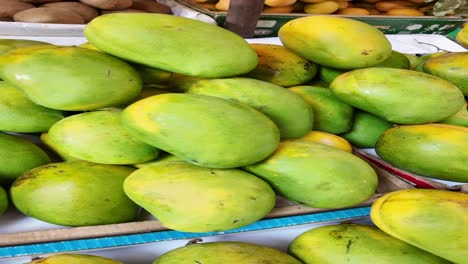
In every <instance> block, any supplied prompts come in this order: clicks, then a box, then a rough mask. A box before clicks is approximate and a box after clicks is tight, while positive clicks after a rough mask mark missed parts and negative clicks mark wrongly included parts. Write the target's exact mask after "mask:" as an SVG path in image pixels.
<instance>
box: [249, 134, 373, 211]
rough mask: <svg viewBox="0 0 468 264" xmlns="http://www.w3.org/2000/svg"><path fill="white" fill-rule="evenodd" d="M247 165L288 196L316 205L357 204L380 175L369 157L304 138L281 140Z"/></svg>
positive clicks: (369, 193)
mask: <svg viewBox="0 0 468 264" xmlns="http://www.w3.org/2000/svg"><path fill="white" fill-rule="evenodd" d="M244 168H245V169H246V170H247V171H249V172H252V173H254V174H255V175H258V176H259V177H261V178H262V179H264V180H265V181H267V182H268V183H269V184H270V185H271V186H272V187H273V188H274V189H275V190H276V191H277V192H278V193H279V194H280V195H282V196H284V197H285V198H287V199H288V200H290V201H292V202H296V203H300V204H303V205H306V206H310V207H316V208H340V207H347V206H354V205H356V204H359V203H361V202H363V201H365V200H367V199H369V198H370V197H371V196H372V195H373V194H374V192H375V190H376V188H377V175H376V173H375V171H374V170H373V169H372V167H371V166H370V165H369V164H367V163H366V162H365V161H363V160H361V159H360V158H358V157H357V156H355V155H353V154H351V153H349V152H346V151H343V150H340V149H337V148H334V147H330V146H325V145H323V144H319V143H312V142H307V141H303V140H297V141H284V142H281V143H280V145H279V147H278V148H277V150H276V151H275V153H273V154H272V155H271V156H269V157H268V158H267V159H265V160H263V161H261V162H258V163H256V164H253V165H249V166H246V167H244Z"/></svg>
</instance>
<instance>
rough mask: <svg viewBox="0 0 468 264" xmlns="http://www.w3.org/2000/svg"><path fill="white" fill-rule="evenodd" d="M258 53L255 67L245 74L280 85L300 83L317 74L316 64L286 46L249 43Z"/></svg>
mask: <svg viewBox="0 0 468 264" xmlns="http://www.w3.org/2000/svg"><path fill="white" fill-rule="evenodd" d="M250 46H251V47H252V48H253V49H254V50H255V52H256V53H257V55H258V64H257V67H256V68H255V69H254V70H252V71H250V72H249V73H247V74H246V75H245V76H246V77H249V78H253V79H258V80H262V81H266V82H270V83H273V84H276V85H280V86H295V85H301V84H303V83H306V82H308V81H310V80H311V79H312V78H314V76H315V74H317V64H315V63H313V62H310V61H308V60H305V59H303V58H301V57H299V56H298V55H296V54H295V53H293V52H292V51H290V50H288V49H287V48H286V47H284V46H281V45H274V44H250Z"/></svg>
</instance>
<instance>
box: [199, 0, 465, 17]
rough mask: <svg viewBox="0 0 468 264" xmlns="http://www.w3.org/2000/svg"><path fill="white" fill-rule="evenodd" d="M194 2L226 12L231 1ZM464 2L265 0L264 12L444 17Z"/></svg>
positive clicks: (210, 0) (457, 9)
mask: <svg viewBox="0 0 468 264" xmlns="http://www.w3.org/2000/svg"><path fill="white" fill-rule="evenodd" d="M194 2H197V3H199V4H200V5H202V6H204V7H206V8H208V9H210V10H213V11H227V10H228V9H229V3H230V0H219V1H218V0H194ZM463 5H464V3H463V1H452V3H448V1H425V0H265V6H264V8H263V13H305V14H339V15H357V16H368V15H386V16H425V15H429V16H433V15H436V16H444V15H455V14H458V15H459V14H460V10H461V9H462V7H463ZM457 11H458V12H457Z"/></svg>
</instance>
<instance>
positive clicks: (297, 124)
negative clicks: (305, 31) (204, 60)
mask: <svg viewBox="0 0 468 264" xmlns="http://www.w3.org/2000/svg"><path fill="white" fill-rule="evenodd" d="M186 92H187V93H191V94H203V95H209V96H215V97H219V98H223V99H226V100H230V101H234V102H237V103H241V104H245V105H248V106H250V107H252V108H254V109H256V110H258V111H259V112H261V113H263V114H265V115H266V116H267V117H269V118H270V119H271V120H272V121H273V122H274V123H275V124H276V126H277V127H278V128H279V130H280V136H281V138H283V139H290V138H299V137H302V136H304V135H305V134H307V132H309V131H310V130H312V124H313V113H312V108H311V107H310V106H309V105H308V104H307V103H306V102H305V101H304V99H302V97H301V96H299V95H297V94H295V93H293V92H291V91H288V90H287V89H284V88H283V87H281V86H278V85H276V84H272V83H269V82H264V81H260V80H256V79H250V78H239V77H238V78H225V79H207V80H200V81H198V82H195V83H194V84H193V85H192V86H191V87H190V88H189V89H188V90H187V91H186ZM278 98H281V100H278Z"/></svg>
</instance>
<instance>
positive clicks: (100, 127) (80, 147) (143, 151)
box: [48, 110, 159, 165]
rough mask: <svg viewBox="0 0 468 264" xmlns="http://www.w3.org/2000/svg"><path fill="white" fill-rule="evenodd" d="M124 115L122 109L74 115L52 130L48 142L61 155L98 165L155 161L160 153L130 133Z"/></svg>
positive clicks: (58, 123) (60, 122) (61, 121)
mask: <svg viewBox="0 0 468 264" xmlns="http://www.w3.org/2000/svg"><path fill="white" fill-rule="evenodd" d="M121 116H122V111H120V110H101V111H92V112H86V113H81V114H76V115H72V116H69V117H66V118H64V119H62V120H60V121H59V122H57V123H55V124H54V125H53V126H52V127H51V128H50V130H49V133H48V140H49V141H50V144H51V145H52V146H54V147H56V148H57V149H58V150H59V152H62V153H65V154H67V155H69V156H72V157H75V158H78V159H80V160H86V161H91V162H96V163H103V164H121V165H125V164H133V163H141V162H145V161H149V160H152V159H155V158H156V157H157V156H158V154H159V150H158V149H156V148H154V147H153V146H151V145H148V144H146V143H143V142H142V141H140V140H138V139H137V138H136V137H134V136H133V135H132V134H130V132H129V131H128V130H127V129H125V127H124V126H123V125H122V123H121V122H120V119H121ZM90 146H92V147H90Z"/></svg>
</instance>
